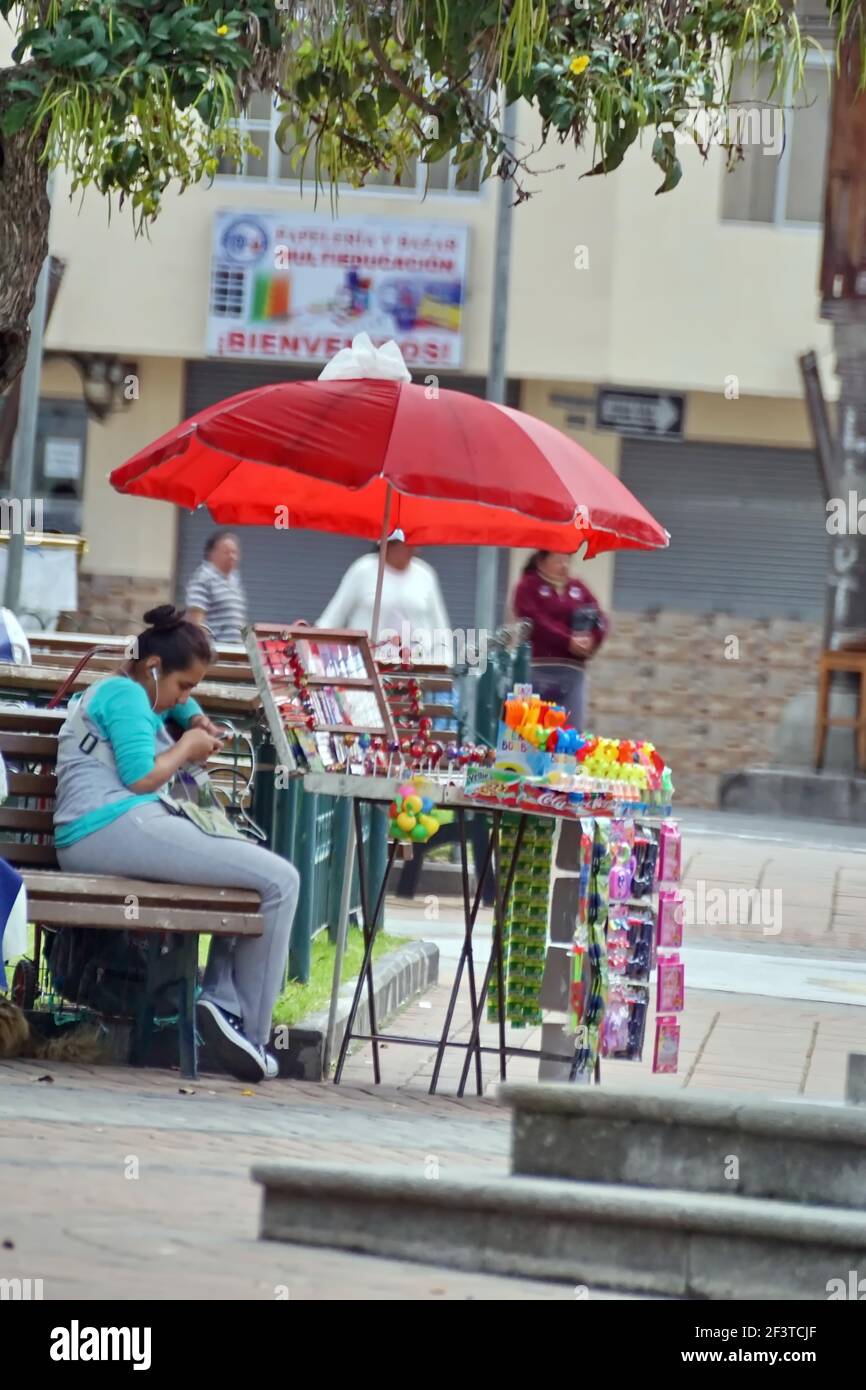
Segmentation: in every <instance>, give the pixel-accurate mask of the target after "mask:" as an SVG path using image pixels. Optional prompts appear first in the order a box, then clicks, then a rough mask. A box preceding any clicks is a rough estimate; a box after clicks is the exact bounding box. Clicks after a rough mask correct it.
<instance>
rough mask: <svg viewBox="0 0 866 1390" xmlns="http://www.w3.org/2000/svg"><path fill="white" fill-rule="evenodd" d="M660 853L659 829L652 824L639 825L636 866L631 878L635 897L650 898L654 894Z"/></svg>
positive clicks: (635, 839) (635, 848) (636, 839)
mask: <svg viewBox="0 0 866 1390" xmlns="http://www.w3.org/2000/svg"><path fill="white" fill-rule="evenodd" d="M658 854H659V836H658V831H657V830H655V829H654V828H653V827H652V826H650V825H639V826H638V828H637V830H636V832H635V837H634V861H635V866H634V873H633V875H632V880H631V896H632V897H633V898H648V897H650V895H651V894H652V891H653V887H654V886H655V874H656V864H657V863H658Z"/></svg>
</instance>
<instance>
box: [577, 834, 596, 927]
mask: <svg viewBox="0 0 866 1390" xmlns="http://www.w3.org/2000/svg"><path fill="white" fill-rule="evenodd" d="M594 834H595V821H594V820H592V819H591V817H589V816H584V817H583V818H582V820H581V822H580V863H579V868H580V883H579V886H578V890H577V920H578V922H581V923H585V922H588V921H589V894H590V884H591V881H592V845H593V838H594Z"/></svg>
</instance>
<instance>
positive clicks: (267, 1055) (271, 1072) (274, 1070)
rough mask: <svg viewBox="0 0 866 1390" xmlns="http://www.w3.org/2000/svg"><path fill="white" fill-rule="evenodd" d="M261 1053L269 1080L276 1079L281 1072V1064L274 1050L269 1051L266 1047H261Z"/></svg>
mask: <svg viewBox="0 0 866 1390" xmlns="http://www.w3.org/2000/svg"><path fill="white" fill-rule="evenodd" d="M259 1053H260V1055H261V1059H262V1062H263V1064H264V1068H265V1077H266V1078H267V1080H268V1081H274V1080H275V1079H276V1078H277V1077H278V1076H279V1074H280V1064H279V1062H278V1061H277V1059H276V1057H275V1056H274V1054H273V1052H268V1049H267V1048H266V1047H260V1048H259Z"/></svg>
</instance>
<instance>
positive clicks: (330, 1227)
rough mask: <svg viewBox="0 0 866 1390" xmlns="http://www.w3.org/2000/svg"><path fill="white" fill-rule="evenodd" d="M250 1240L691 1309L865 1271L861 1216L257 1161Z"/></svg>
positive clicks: (748, 1201) (810, 1292)
mask: <svg viewBox="0 0 866 1390" xmlns="http://www.w3.org/2000/svg"><path fill="white" fill-rule="evenodd" d="M253 1178H254V1179H255V1180H256V1181H257V1182H259V1183H261V1184H262V1186H263V1189H264V1197H263V1206H262V1220H261V1236H262V1238H263V1239H266V1240H280V1241H288V1242H290V1243H293V1244H298V1245H313V1246H327V1247H331V1248H335V1249H341V1250H354V1251H359V1252H363V1253H365V1254H368V1255H379V1256H386V1257H389V1258H395V1257H396V1258H400V1259H406V1260H413V1261H421V1262H423V1263H426V1264H432V1265H440V1266H444V1267H448V1268H454V1269H463V1270H474V1271H477V1272H479V1273H498V1274H521V1275H524V1276H529V1277H534V1278H540V1279H551V1280H562V1281H564V1282H568V1283H572V1284H574V1285H575V1286H594V1287H597V1288H610V1289H619V1290H630V1291H635V1292H641V1293H646V1294H651V1295H656V1296H667V1297H679V1298H694V1299H699V1298H705V1299H764V1300H766V1299H771V1300H772V1299H810V1300H811V1299H821V1300H823V1299H826V1298H827V1296H828V1286H830V1287H833V1288H838V1287H841V1284H836V1285H831V1284H830V1281H831V1280H839V1281H841V1283H842V1284H844V1285H845V1286H846V1287H847V1285H848V1283H849V1279H850V1271H852V1270H854V1271H859V1270H863V1271H864V1273H866V1215H863V1214H862V1213H860V1212H852V1211H849V1210H846V1209H840V1208H835V1209H834V1208H827V1207H821V1208H815V1207H809V1206H800V1205H796V1204H794V1203H790V1202H779V1201H766V1200H762V1199H758V1198H751V1197H742V1196H731V1195H724V1196H719V1195H716V1194H710V1195H706V1194H704V1193H696V1192H683V1191H664V1192H663V1191H658V1190H655V1189H651V1188H640V1187H631V1186H616V1185H610V1184H602V1183H595V1182H589V1183H584V1182H573V1181H572V1182H563V1181H562V1180H557V1179H550V1178H538V1177H523V1176H513V1177H504V1178H495V1179H491V1178H489V1177H486V1176H484V1175H481V1174H478V1175H470V1176H466V1177H449V1178H446V1179H437V1180H432V1181H428V1180H426V1179H425V1178H422V1177H414V1176H413V1177H407V1176H406V1173H405V1170H400V1169H394V1170H388V1169H382V1168H378V1169H363V1170H360V1171H359V1170H358V1169H357V1168H349V1167H334V1166H331V1167H325V1168H323V1167H321V1166H320V1165H318V1164H308V1163H285V1164H263V1165H259V1166H257V1167H256V1168H254V1169H253Z"/></svg>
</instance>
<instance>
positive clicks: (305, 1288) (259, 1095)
mask: <svg viewBox="0 0 866 1390" xmlns="http://www.w3.org/2000/svg"><path fill="white" fill-rule="evenodd" d="M46 1074H51V1075H52V1076H53V1077H54V1081H53V1082H47V1081H40V1080H39V1079H38V1078H39V1077H41V1076H45V1075H46ZM185 1084H187V1083H182V1082H181V1081H180V1079H179V1077H178V1076H177V1075H176V1074H173V1073H171V1072H157V1071H147V1072H140V1071H132V1070H130V1069H121V1068H109V1067H100V1068H86V1067H81V1066H68V1065H65V1066H56V1065H52V1066H51V1067H50V1069H49V1072H48V1073H47V1072H46V1069H45V1065H44V1064H36V1063H30V1062H22V1061H16V1062H7V1063H3V1064H0V1182H2V1190H3V1194H4V1200H3V1203H2V1209H0V1278H10V1279H11V1278H30V1279H42V1280H43V1281H44V1296H45V1298H46V1299H62V1298H70V1299H81V1298H83V1299H89V1298H98V1299H107V1298H112V1299H115V1298H120V1299H175V1298H179V1299H184V1298H198V1299H203V1298H207V1299H232V1300H237V1299H265V1300H274V1299H276V1300H280V1299H285V1298H286V1297H287V1296H288V1297H289V1299H290V1300H298V1299H300V1300H308V1299H310V1300H312V1299H315V1300H331V1299H336V1300H344V1299H358V1298H363V1299H365V1300H368V1299H374V1300H376V1299H389V1300H399V1301H403V1300H431V1299H432V1300H435V1299H437V1298H441V1299H486V1300H496V1301H500V1300H503V1301H508V1300H512V1299H517V1300H524V1299H573V1298H574V1291H573V1290H572V1289H571V1288H569V1287H568V1286H565V1285H561V1284H556V1285H551V1284H546V1283H538V1282H535V1281H528V1280H512V1279H504V1278H497V1277H493V1276H486V1275H485V1276H476V1275H473V1274H462V1273H459V1272H455V1271H451V1270H441V1269H436V1268H432V1267H428V1266H424V1265H414V1264H403V1263H400V1262H398V1261H392V1260H378V1259H371V1258H367V1257H364V1256H360V1255H353V1254H350V1253H347V1252H340V1251H330V1250H315V1249H310V1248H306V1247H305V1248H303V1249H301V1248H299V1247H295V1246H290V1245H285V1244H281V1243H270V1242H262V1241H259V1240H258V1239H257V1235H258V1220H259V1209H260V1200H261V1199H260V1189H259V1188H258V1186H257V1185H256V1184H254V1183H253V1182H252V1181H251V1179H250V1169H251V1167H252V1166H253V1165H254V1164H255V1163H258V1162H262V1161H268V1160H269V1161H280V1160H285V1159H291V1158H301V1159H306V1160H312V1161H315V1160H317V1159H319V1160H321V1161H322V1162H329V1163H338V1162H343V1163H357V1164H359V1165H363V1164H370V1163H375V1164H384V1163H387V1164H389V1165H391V1166H396V1167H399V1168H401V1169H403V1170H406V1171H409V1172H413V1173H416V1174H420V1173H425V1174H427V1175H428V1176H430V1178H431V1180H435V1177H436V1175H439V1176H443V1177H444V1176H446V1175H448V1174H451V1173H457V1172H459V1171H461V1170H464V1171H465V1169H466V1168H467V1167H471V1168H472V1169H473V1170H476V1171H477V1170H484V1171H487V1172H494V1173H500V1172H501V1173H504V1172H505V1171H506V1170H507V1154H508V1143H509V1132H508V1117H507V1115H506V1114H505V1112H504V1111H500V1110H498V1109H497V1107H496V1106H495V1105H493V1104H492V1103H491V1102H490V1101H485V1100H482V1101H477V1100H473V1101H466V1102H463V1103H459V1102H455V1101H452V1100H448V1099H445V1098H441V1099H440V1098H436V1099H433V1100H429V1099H427V1098H426V1097H424V1096H418V1095H414V1094H408V1093H405V1092H396V1091H394V1090H391V1089H386V1088H382V1089H381V1090H379V1091H377V1092H376V1093H375V1094H372V1093H371V1092H370V1091H368V1090H364V1089H360V1088H354V1087H345V1088H340V1089H338V1088H336V1087H334V1086H332V1085H322V1086H316V1085H310V1084H303V1083H293V1082H275V1083H271V1084H270V1085H267V1086H259V1087H258V1088H256V1089H251V1088H248V1087H244V1086H242V1085H240V1084H239V1083H236V1082H233V1081H230V1080H226V1079H224V1078H216V1077H210V1078H204V1079H203V1080H202V1081H201V1082H198V1083H196V1084H195V1087H194V1094H192V1095H182V1094H180V1087H181V1086H182V1085H185ZM7 1241H9V1242H11V1243H12V1247H11V1248H7V1247H6V1244H5V1242H7ZM594 1296H595V1297H604V1298H608V1297H612V1295H608V1294H596V1295H594Z"/></svg>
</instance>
